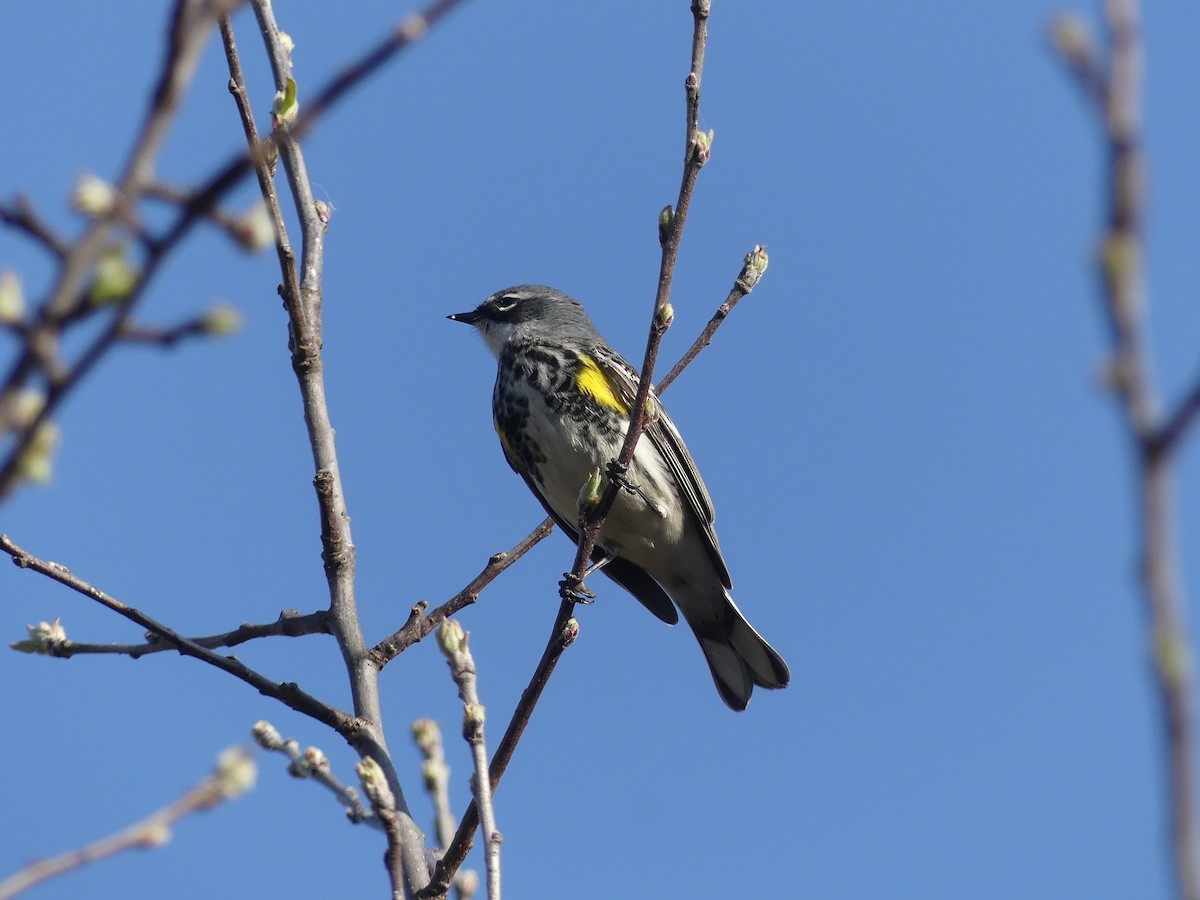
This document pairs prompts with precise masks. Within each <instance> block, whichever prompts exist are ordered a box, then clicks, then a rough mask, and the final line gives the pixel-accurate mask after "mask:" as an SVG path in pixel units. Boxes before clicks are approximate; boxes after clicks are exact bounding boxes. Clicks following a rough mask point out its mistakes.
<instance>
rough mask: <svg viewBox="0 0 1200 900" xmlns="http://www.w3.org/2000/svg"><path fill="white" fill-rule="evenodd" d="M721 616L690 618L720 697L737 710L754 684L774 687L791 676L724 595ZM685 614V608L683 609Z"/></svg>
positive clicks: (744, 703) (780, 660) (778, 686)
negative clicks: (707, 618) (704, 619)
mask: <svg viewBox="0 0 1200 900" xmlns="http://www.w3.org/2000/svg"><path fill="white" fill-rule="evenodd" d="M724 601H725V609H724V615H723V616H722V617H721V619H719V620H717V621H713V620H708V621H703V620H701V621H695V622H693V621H691V619H690V618H689V621H688V624H689V625H691V626H692V631H694V632H695V634H696V638H697V640H699V641H700V649H701V650H703V651H704V658H705V659H707V660H708V667H709V669H711V670H712V677H713V681H714V682H715V683H716V685H717V691H718V692H719V693H720V695H721V699H722V700H724V701H725V704H726V705H727V706H728V707H729V708H730V709H735V710H738V711H741V710H743V709H745V708H746V706H747V704H749V702H750V695H751V694H752V693H753V692H754V686H755V685H758V686H759V687H764V688H768V689H771V690H774V689H776V688H782V687H787V684H788V682H789V681H791V679H792V674H791V672H789V671H788V667H787V663H785V662H784V661H783V657H782V656H780V655H779V654H778V653H777V652H776V651H775V649H774V648H773V647H772V646H771V645H770V644H768V643H767V642H766V641H764V640H763V639H762V636H761V635H760V634H759V633H758V632H757V631H755V630H754V628H753V626H751V624H750V623H749V622H747V621H746V618H745V616H743V615H742V613H741V610H739V609H738V608H737V605H736V604H734V602H733V599H732V598H731V597H730V596H729V595H728V594H726V595H725V597H724ZM684 615H685V617H687V611H686V610H685V611H684Z"/></svg>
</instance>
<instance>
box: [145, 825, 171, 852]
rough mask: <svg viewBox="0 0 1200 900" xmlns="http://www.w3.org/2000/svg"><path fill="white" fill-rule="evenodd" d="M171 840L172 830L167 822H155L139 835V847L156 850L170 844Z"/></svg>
mask: <svg viewBox="0 0 1200 900" xmlns="http://www.w3.org/2000/svg"><path fill="white" fill-rule="evenodd" d="M170 840H171V828H170V826H168V825H167V824H166V823H165V822H153V823H151V824H150V825H147V826H146V827H145V828H144V829H143V830H142V833H141V834H140V835H138V846H139V847H143V848H146V849H150V850H152V849H154V848H155V847H161V846H163V845H164V844H167V843H169V842H170Z"/></svg>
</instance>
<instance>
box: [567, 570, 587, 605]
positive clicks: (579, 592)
mask: <svg viewBox="0 0 1200 900" xmlns="http://www.w3.org/2000/svg"><path fill="white" fill-rule="evenodd" d="M558 596H559V597H561V598H562V599H563V600H567V601H569V602H571V603H583V604H589V603H591V602H592V601H593V600H595V599H596V592H595V591H593V590H591V589H589V588H588V586H587V585H586V584H584V583H583V579H582V578H580V577H579V576H578V575H576V574H575V573H574V572H564V573H563V580H562V581H560V582H559V583H558Z"/></svg>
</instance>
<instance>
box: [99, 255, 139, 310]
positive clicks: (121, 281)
mask: <svg viewBox="0 0 1200 900" xmlns="http://www.w3.org/2000/svg"><path fill="white" fill-rule="evenodd" d="M141 274H142V273H141V270H140V269H138V267H137V266H135V265H134V264H133V263H131V262H130V261H129V260H128V259H126V258H125V248H124V247H121V246H120V245H119V244H114V245H113V246H111V247H109V248H108V249H107V250H105V251H104V253H103V255H101V257H100V261H99V262H98V263H96V271H95V274H94V276H93V278H92V285H91V287H90V288H89V289H88V300H90V301H91V303H92V305H93V306H103V305H104V304H106V303H117V302H119V301H121V300H124V299H125V298H126V297H128V296H129V295H130V294H132V293H133V290H134V288H136V287H137V283H138V279H139V278H140V277H141Z"/></svg>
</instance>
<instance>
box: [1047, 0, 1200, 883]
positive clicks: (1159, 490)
mask: <svg viewBox="0 0 1200 900" xmlns="http://www.w3.org/2000/svg"><path fill="white" fill-rule="evenodd" d="M1105 16H1106V22H1107V27H1108V36H1109V42H1110V46H1111V52H1110V58H1109V62H1108V67H1107V71H1104V70H1103V69H1101V67H1100V66H1099V64H1098V63H1096V62H1095V60H1094V54H1091V53H1090V52H1084V51H1081V50H1079V49H1078V47H1080V46H1084V47H1086V46H1087V44H1088V42H1087V41H1086V40H1082V39H1066V40H1064V37H1063V36H1064V35H1067V37H1068V38H1070V37H1071V35H1074V36H1075V38H1078V37H1079V35H1080V34H1081V33H1082V32H1083V26H1082V25H1079V24H1075V25H1074V26H1073V30H1065V29H1064V26H1063V22H1064V21H1067V22H1070V21H1072V20H1069V19H1068V20H1060V21H1059V24H1058V26H1057V28H1056V30H1055V31H1052V35H1053V36H1054V43H1055V46H1056V47H1057V48H1058V49H1059V51H1060V53H1062V55H1063V57H1064V58H1065V60H1066V62H1067V63H1068V65H1069V66H1070V67H1071V68H1072V70H1073V71H1075V72H1076V73H1079V72H1081V71H1082V72H1084V75H1082V76H1080V75H1078V74H1077V77H1079V78H1080V80H1081V81H1082V83H1083V84H1084V87H1085V88H1086V90H1087V94H1088V96H1089V97H1090V98H1091V99H1093V100H1094V101H1096V106H1097V110H1098V113H1099V118H1100V120H1101V125H1102V127H1103V130H1104V136H1105V140H1106V143H1107V148H1108V154H1109V172H1108V176H1109V177H1108V196H1107V202H1108V211H1107V216H1106V218H1107V221H1106V223H1105V229H1104V233H1103V235H1102V237H1101V241H1100V248H1099V254H1098V256H1099V258H1098V268H1099V270H1100V276H1101V284H1102V287H1103V296H1104V305H1103V308H1104V312H1105V318H1106V322H1107V325H1108V328H1109V337H1110V342H1111V346H1112V359H1111V361H1110V364H1109V384H1110V386H1111V388H1112V390H1113V393H1114V394H1115V396H1116V397H1117V399H1118V402H1119V406H1120V410H1121V413H1122V416H1123V419H1124V423H1125V427H1126V429H1127V430H1128V432H1129V436H1130V439H1131V441H1132V443H1133V445H1134V449H1135V451H1136V454H1137V464H1138V479H1139V500H1140V506H1141V509H1140V513H1141V543H1142V547H1141V555H1142V565H1141V579H1142V589H1143V591H1144V596H1145V606H1146V614H1147V620H1148V623H1149V630H1150V637H1151V643H1152V662H1153V670H1154V673H1155V676H1156V679H1157V686H1158V691H1159V697H1160V700H1161V703H1162V715H1163V730H1164V732H1165V736H1166V750H1167V758H1168V772H1169V779H1168V780H1169V785H1170V792H1169V805H1170V833H1171V858H1172V860H1173V862H1174V874H1175V883H1176V890H1177V891H1178V894H1179V896H1180V897H1182V898H1184V900H1200V856H1198V852H1200V843H1198V833H1197V822H1196V786H1195V771H1194V766H1195V748H1194V735H1193V730H1194V726H1193V722H1192V710H1193V685H1192V662H1191V661H1192V650H1191V645H1190V642H1189V640H1188V636H1187V626H1186V623H1185V620H1184V607H1185V604H1184V592H1183V586H1182V576H1181V574H1180V563H1179V557H1178V548H1177V535H1176V532H1177V522H1176V519H1175V512H1174V509H1173V501H1174V474H1175V473H1174V457H1173V454H1172V450H1173V449H1174V448H1175V447H1176V446H1177V445H1178V442H1179V440H1180V438H1181V436H1182V434H1183V432H1184V430H1185V429H1186V428H1187V426H1188V424H1189V423H1190V421H1191V420H1192V417H1193V415H1194V410H1193V409H1192V407H1193V405H1194V404H1196V403H1197V402H1200V398H1198V397H1197V395H1196V390H1200V389H1195V390H1193V392H1192V393H1191V394H1189V395H1188V397H1185V399H1184V401H1183V403H1182V404H1181V406H1180V407H1179V409H1178V410H1177V411H1176V413H1175V414H1174V415H1173V416H1171V417H1170V418H1169V419H1167V420H1166V422H1165V424H1164V420H1163V416H1162V413H1161V411H1160V408H1159V401H1158V394H1157V390H1156V388H1155V385H1154V381H1153V377H1152V375H1151V366H1150V360H1149V349H1148V347H1149V344H1148V341H1147V339H1146V334H1145V308H1146V303H1145V276H1144V272H1143V258H1144V243H1145V240H1144V235H1143V222H1144V219H1145V160H1144V155H1143V151H1142V146H1141V115H1142V108H1141V105H1142V41H1141V34H1140V31H1141V26H1140V21H1139V19H1140V13H1139V9H1138V4H1137V2H1136V0H1106V3H1105ZM1089 72H1090V73H1096V72H1099V73H1102V76H1104V77H1101V76H1097V75H1089V74H1087V73H1089ZM1098 78H1099V85H1098V86H1096V82H1097V79H1098Z"/></svg>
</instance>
